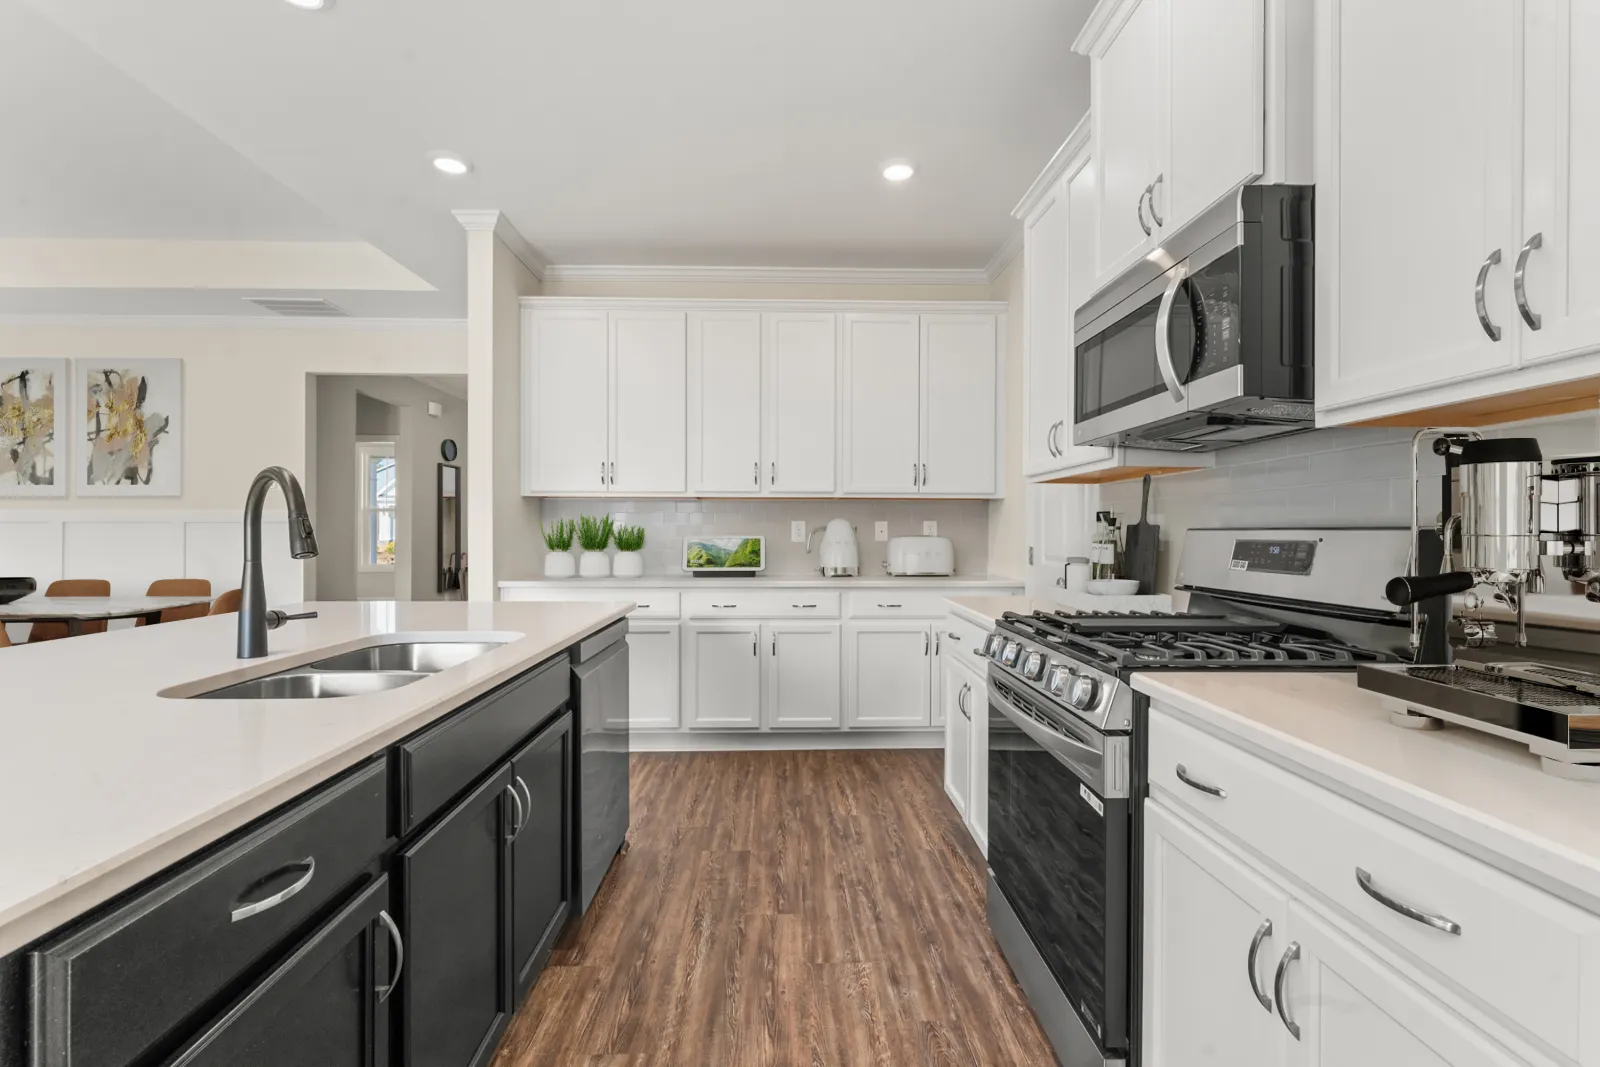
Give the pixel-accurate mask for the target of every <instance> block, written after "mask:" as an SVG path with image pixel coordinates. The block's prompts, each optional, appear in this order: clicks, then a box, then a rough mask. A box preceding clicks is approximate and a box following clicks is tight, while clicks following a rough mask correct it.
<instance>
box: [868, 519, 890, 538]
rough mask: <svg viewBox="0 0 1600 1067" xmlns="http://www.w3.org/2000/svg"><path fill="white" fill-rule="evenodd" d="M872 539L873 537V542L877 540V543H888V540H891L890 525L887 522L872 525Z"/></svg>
mask: <svg viewBox="0 0 1600 1067" xmlns="http://www.w3.org/2000/svg"><path fill="white" fill-rule="evenodd" d="M872 537H873V540H875V541H887V540H889V524H888V523H887V522H875V523H873V524H872Z"/></svg>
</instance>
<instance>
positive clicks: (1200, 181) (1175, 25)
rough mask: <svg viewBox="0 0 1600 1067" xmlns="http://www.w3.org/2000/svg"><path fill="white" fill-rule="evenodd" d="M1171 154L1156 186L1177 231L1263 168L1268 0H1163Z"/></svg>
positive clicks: (1163, 216) (1159, 209) (1157, 200)
mask: <svg viewBox="0 0 1600 1067" xmlns="http://www.w3.org/2000/svg"><path fill="white" fill-rule="evenodd" d="M1162 2H1163V5H1164V16H1165V17H1164V21H1165V23H1166V28H1165V40H1166V44H1167V55H1168V61H1167V84H1166V95H1167V122H1166V130H1167V158H1166V161H1165V165H1164V166H1163V167H1162V168H1161V170H1160V172H1159V173H1158V174H1157V181H1156V186H1155V189H1154V190H1153V191H1152V197H1153V209H1152V210H1153V211H1154V213H1155V214H1157V215H1158V216H1159V222H1158V225H1162V226H1163V228H1164V229H1167V230H1172V229H1175V228H1177V227H1179V226H1182V225H1183V224H1184V223H1186V222H1188V221H1189V220H1190V219H1193V218H1194V217H1196V216H1197V215H1199V214H1200V213H1201V212H1202V211H1204V210H1205V209H1206V208H1208V207H1210V206H1211V205H1212V204H1214V203H1216V202H1217V201H1218V200H1221V199H1222V198H1223V197H1225V196H1227V195H1228V194H1229V193H1230V192H1232V191H1233V190H1235V189H1237V188H1239V187H1240V186H1241V185H1244V184H1246V183H1247V182H1250V181H1252V180H1253V179H1255V178H1257V177H1259V176H1260V175H1261V173H1262V155H1263V141H1264V138H1265V126H1264V125H1263V115H1264V114H1265V112H1266V102H1265V99H1264V89H1265V86H1264V80H1265V76H1266V57H1265V54H1264V53H1265V43H1266V42H1265V28H1264V27H1263V25H1262V16H1263V12H1262V5H1263V3H1264V0H1162Z"/></svg>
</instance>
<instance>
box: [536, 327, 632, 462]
mask: <svg viewBox="0 0 1600 1067" xmlns="http://www.w3.org/2000/svg"><path fill="white" fill-rule="evenodd" d="M523 351H524V362H523V367H524V370H523V377H522V384H523V413H524V414H523V443H524V447H525V449H526V451H527V456H526V461H525V463H524V466H523V490H524V491H525V492H540V493H601V492H604V491H605V489H606V484H607V481H606V479H607V467H606V464H607V463H608V462H609V460H610V411H611V409H610V403H609V399H608V393H607V388H608V385H607V383H608V381H609V369H608V368H609V363H608V358H607V327H606V313H605V312H604V311H565V310H562V311H554V310H552V311H533V312H529V313H528V314H527V315H525V316H524V320H523Z"/></svg>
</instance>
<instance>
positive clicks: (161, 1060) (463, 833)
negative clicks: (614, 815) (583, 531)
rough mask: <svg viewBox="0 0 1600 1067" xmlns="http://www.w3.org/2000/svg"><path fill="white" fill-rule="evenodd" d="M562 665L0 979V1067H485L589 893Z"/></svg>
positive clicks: (208, 856) (368, 767)
mask: <svg viewBox="0 0 1600 1067" xmlns="http://www.w3.org/2000/svg"><path fill="white" fill-rule="evenodd" d="M576 760H577V751H576V746H575V744H574V737H573V721H572V690H571V669H570V664H569V660H568V657H567V656H566V655H560V656H557V657H555V658H554V659H551V660H547V661H545V662H544V663H541V664H540V665H539V666H537V667H535V668H533V669H532V670H529V671H527V672H525V673H523V674H521V675H518V676H517V677H516V678H513V679H512V680H510V681H509V682H506V683H504V684H503V685H501V686H500V687H498V688H497V689H495V690H492V691H491V692H489V693H487V694H485V695H483V696H481V697H478V698H476V699H474V700H473V701H471V702H470V703H467V704H465V705H464V706H462V707H461V708H458V709H456V710H454V711H452V712H449V713H447V714H446V715H445V717H443V718H441V719H440V720H438V721H436V722H434V723H432V724H431V725H429V726H428V727H426V728H424V729H423V730H422V731H420V732H419V733H417V734H414V735H412V736H411V737H408V738H406V739H404V740H402V741H400V742H399V743H398V744H396V745H394V746H393V747H391V748H390V749H389V750H388V751H386V752H384V753H382V754H379V755H376V756H374V757H373V758H372V759H370V760H368V761H366V762H365V763H362V764H360V765H358V766H357V767H355V768H352V769H351V770H349V771H347V772H345V773H344V774H343V775H341V776H340V777H339V778H337V779H335V780H334V781H332V782H328V783H324V784H322V785H320V786H319V787H318V788H317V789H315V790H314V791H313V792H311V793H308V794H305V795H302V796H300V797H298V798H296V799H295V800H293V801H291V802H289V803H288V804H286V805H284V806H283V807H281V808H279V809H278V810H276V811H274V812H272V813H270V814H269V815H267V816H265V817H264V818H262V819H260V820H258V821H257V822H256V823H254V824H252V825H250V826H247V827H245V828H244V829H242V830H240V831H238V832H237V833H235V834H234V835H233V836H232V837H230V838H228V839H226V840H224V841H222V842H220V843H218V844H217V845H214V846H212V847H211V848H210V849H208V850H207V851H206V852H204V853H202V854H200V855H198V856H194V857H191V858H190V859H189V860H187V861H185V862H184V863H183V864H181V865H179V866H178V867H176V868H173V869H169V870H168V871H165V872H163V873H162V874H160V875H157V876H156V877H154V878H152V879H150V880H148V881H146V882H145V883H143V884H141V885H139V886H136V887H135V888H134V889H132V890H130V891H128V892H127V893H125V894H123V895H122V896H121V897H119V898H117V899H116V900H113V901H111V902H110V903H109V904H107V905H105V906H104V907H102V908H100V909H98V910H97V911H96V912H93V913H91V914H89V915H87V916H85V917H83V918H81V919H79V920H78V921H76V922H75V923H74V924H72V925H71V926H70V927H68V928H66V929H64V930H60V931H57V932H56V933H54V934H52V935H50V936H48V937H46V938H44V939H43V940H41V941H40V942H38V943H37V944H35V945H32V946H29V947H28V948H26V949H23V950H21V951H19V952H17V953H15V954H13V955H11V956H9V957H7V958H5V959H4V960H0V1067H179V1065H181V1067H201V1065H205V1067H212V1065H216V1067H222V1065H228V1067H298V1065H305V1067H392V1065H396V1064H403V1065H406V1067H477V1065H481V1064H486V1063H487V1062H488V1061H489V1059H490V1057H491V1056H492V1055H493V1053H494V1049H495V1045H496V1043H497V1042H498V1040H499V1038H500V1036H501V1034H502V1033H503V1032H504V1030H505V1027H506V1025H507V1023H508V1021H509V1019H510V1017H511V1013H512V1012H513V1011H514V1010H515V1008H516V1005H517V1003H518V1002H519V1001H520V999H521V998H522V997H523V996H524V995H525V994H526V993H527V992H528V990H529V989H531V988H532V987H533V984H534V982H535V981H536V979H537V978H538V975H539V972H540V971H541V970H542V968H543V967H544V965H545V962H546V961H547V960H548V959H549V956H550V951H551V949H552V947H553V945H554V943H555V939H556V937H557V936H558V935H559V934H560V932H561V930H562V928H563V927H564V925H565V924H566V922H567V919H568V918H569V917H570V916H571V915H573V914H574V900H575V895H576V893H577V892H578V886H577V876H576V873H575V872H576V870H577V858H576V853H575V850H576V846H577V840H576V832H577V831H576V827H575V825H574V818H575V813H576V797H575V795H574V790H575V786H576V782H577V780H578V768H577V766H576Z"/></svg>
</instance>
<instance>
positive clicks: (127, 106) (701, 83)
mask: <svg viewBox="0 0 1600 1067" xmlns="http://www.w3.org/2000/svg"><path fill="white" fill-rule="evenodd" d="M28 2H29V3H31V5H32V7H33V8H36V9H37V10H38V12H39V13H41V14H43V15H44V16H46V17H47V18H48V19H49V22H48V23H47V22H45V21H43V20H41V19H40V18H38V17H36V16H35V15H33V14H31V13H30V11H29V9H28V8H26V7H21V6H18V5H19V3H20V0H0V91H4V92H5V93H6V97H5V98H6V99H8V100H11V101H15V100H24V101H26V104H27V106H26V108H21V109H19V108H15V107H9V106H8V107H7V108H6V109H4V111H5V114H6V117H5V118H3V119H0V123H3V124H4V127H5V128H4V130H3V136H4V137H5V143H6V145H7V148H8V151H9V149H10V148H11V146H12V145H16V144H21V145H22V146H23V148H24V151H23V152H21V153H19V154H18V155H16V156H15V157H13V158H15V159H25V160H37V161H41V162H40V163H39V164H38V165H36V166H35V167H33V168H13V167H7V168H5V169H4V173H0V236H39V237H56V236H60V237H65V236H77V237H81V236H100V237H107V236H140V237H208V238H216V237H230V238H244V237H254V238H273V237H276V238H284V239H305V238H334V237H342V238H359V239H363V240H366V241H369V242H371V243H372V244H374V245H376V246H377V247H378V248H379V249H381V250H382V251H383V252H385V253H387V254H388V255H390V256H392V257H393V258H394V259H395V260H397V261H398V262H399V263H401V264H403V265H404V266H406V267H408V268H410V269H411V270H412V271H415V272H416V273H417V274H418V275H420V276H421V277H422V278H424V279H426V280H427V281H428V282H430V283H432V284H433V285H435V286H437V287H438V289H439V290H440V291H439V292H438V293H418V294H406V296H405V299H404V300H403V301H399V303H402V304H404V305H405V306H406V308H407V309H410V310H409V313H413V314H454V315H458V314H460V313H461V308H462V306H463V296H464V269H465V267H464V242H463V239H462V235H461V230H460V227H459V225H458V224H457V223H456V221H455V220H454V218H452V217H451V215H450V213H449V212H450V210H451V209H453V208H495V209H499V210H500V211H502V212H504V213H505V215H506V216H507V218H508V219H509V220H510V221H511V223H512V224H513V225H515V226H516V227H517V229H518V230H519V231H520V232H521V233H522V234H523V236H525V237H526V238H527V239H528V241H529V242H530V243H531V244H532V245H533V247H534V248H535V249H536V250H537V252H538V253H539V254H540V255H542V256H543V257H545V258H546V259H547V260H549V261H552V262H557V263H564V264H568V263H570V264H594V263H626V264H686V265H770V266H790V267H805V266H829V267H898V268H908V267H912V268H915V267H925V268H981V267H983V266H984V265H985V264H986V263H987V262H988V261H989V259H990V258H991V256H993V254H994V253H995V251H996V250H997V249H998V248H999V247H1000V246H1001V245H1002V244H1003V243H1004V242H1005V240H1006V238H1007V236H1008V235H1009V233H1010V232H1011V226H1012V225H1013V223H1012V220H1011V219H1010V218H1009V216H1008V212H1009V210H1010V208H1011V207H1012V205H1013V204H1014V203H1015V202H1016V200H1017V198H1018V197H1019V196H1020V195H1021V194H1022V193H1023V191H1025V190H1026V188H1027V186H1028V184H1029V182H1030V181H1031V180H1032V179H1033V177H1034V176H1035V174H1037V172H1038V171H1039V170H1040V168H1041V167H1043V165H1044V164H1045V162H1046V161H1047V160H1048V159H1049V158H1050V155H1051V153H1052V152H1053V151H1054V150H1055V148H1056V146H1057V145H1059V144H1060V143H1061V141H1062V140H1063V139H1064V138H1065V137H1066V135H1067V133H1068V132H1069V131H1070V130H1071V128H1072V126H1073V125H1074V123H1075V122H1076V121H1077V119H1078V118H1079V116H1080V115H1081V114H1082V113H1083V111H1084V109H1085V106H1086V104H1087V100H1088V79H1087V68H1086V65H1085V64H1086V61H1085V60H1083V59H1082V57H1078V56H1074V55H1072V54H1071V51H1070V44H1071V41H1072V39H1073V37H1074V35H1075V34H1076V32H1077V30H1078V29H1079V27H1080V26H1081V25H1082V23H1083V21H1084V18H1085V17H1086V16H1087V13H1088V10H1089V9H1090V7H1091V6H1092V2H1091V0H680V2H678V3H670V4H669V3H661V2H659V0H474V2H472V3H440V2H438V0H334V3H333V4H332V6H331V7H330V8H329V9H327V10H325V11H322V12H317V13H307V12H303V11H300V10H297V9H296V8H294V7H292V6H290V5H289V4H288V3H285V2H284V0H162V2H161V3H159V4H157V3H130V2H129V0H28ZM52 24H53V25H52ZM62 31H65V32H62ZM13 53H15V54H13ZM19 111H21V112H23V114H21V115H19V114H18V112H19ZM13 126H15V127H16V129H15V130H12V129H11V127H13ZM435 150H450V151H454V152H457V153H460V154H462V155H463V156H465V157H466V158H468V159H470V160H471V161H472V162H473V163H474V165H475V168H476V169H475V170H474V172H473V173H472V174H471V175H469V176H467V177H466V178H463V179H454V180H452V179H449V178H445V177H443V176H441V175H438V174H437V173H435V172H434V171H433V170H432V169H431V168H430V167H429V166H428V164H427V156H428V153H429V152H431V151H435ZM892 157H906V158H909V159H912V160H914V161H915V162H916V163H917V165H918V167H919V172H918V174H917V176H916V177H915V178H914V179H912V181H911V182H909V183H908V184H907V185H906V186H904V187H892V186H889V185H888V184H887V183H885V182H884V181H883V180H882V178H881V177H880V175H879V169H880V165H881V164H882V162H883V161H884V160H886V159H889V158H892ZM17 170H21V171H23V173H20V174H17V173H12V172H13V171H17ZM330 299H334V300H335V302H336V303H338V302H340V301H339V300H338V299H337V298H335V297H333V296H331V295H330ZM169 303H170V301H169ZM241 303H242V301H241ZM402 313H407V312H402Z"/></svg>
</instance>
